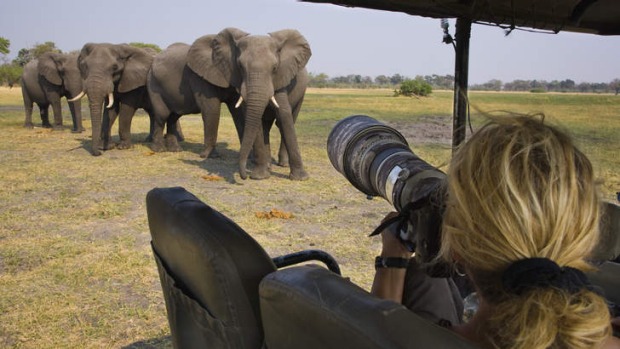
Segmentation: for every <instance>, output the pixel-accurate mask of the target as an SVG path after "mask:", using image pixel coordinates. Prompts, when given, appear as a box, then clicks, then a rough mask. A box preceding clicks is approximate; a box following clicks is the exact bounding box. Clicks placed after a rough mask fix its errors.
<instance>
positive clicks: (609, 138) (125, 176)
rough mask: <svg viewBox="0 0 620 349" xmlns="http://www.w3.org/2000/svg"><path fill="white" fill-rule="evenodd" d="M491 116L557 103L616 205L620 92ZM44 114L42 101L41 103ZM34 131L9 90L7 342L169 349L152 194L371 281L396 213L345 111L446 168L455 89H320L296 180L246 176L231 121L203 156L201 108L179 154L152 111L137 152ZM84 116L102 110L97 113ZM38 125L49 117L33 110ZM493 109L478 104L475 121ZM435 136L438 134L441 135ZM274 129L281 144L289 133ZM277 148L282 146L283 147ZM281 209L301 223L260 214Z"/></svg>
mask: <svg viewBox="0 0 620 349" xmlns="http://www.w3.org/2000/svg"><path fill="white" fill-rule="evenodd" d="M470 100H471V103H472V105H475V106H476V107H477V108H478V109H480V110H483V111H492V110H512V111H518V112H544V113H545V114H547V116H548V117H549V119H551V120H552V121H553V122H555V123H558V124H560V125H562V126H564V127H565V128H567V129H568V130H569V131H570V132H571V133H572V134H573V135H574V137H575V138H576V141H577V143H578V144H579V145H580V147H582V148H583V150H584V152H585V153H586V154H587V155H588V156H590V158H591V159H592V161H593V163H594V166H595V168H596V171H597V174H598V175H599V177H600V178H601V179H602V181H603V185H602V191H603V194H604V196H605V198H606V199H608V200H612V199H613V198H614V196H615V192H616V191H618V190H619V188H620V175H619V174H618V173H617V171H618V169H620V159H619V158H618V156H617V152H618V149H620V117H619V114H620V98H617V97H615V96H612V95H577V94H529V93H471V94H470ZM35 110H36V108H35ZM64 113H65V123H66V126H67V129H66V130H64V131H60V132H58V131H55V132H53V131H49V130H47V129H41V128H35V129H33V130H30V129H24V128H23V127H22V124H23V119H24V115H23V106H22V101H21V92H20V91H19V89H18V88H14V89H11V90H8V89H5V88H2V89H0V127H2V128H3V130H4V132H3V137H2V138H0V164H1V166H0V184H1V185H0V289H1V290H2V293H0V347H3V348H4V347H6V348H77V347H79V348H119V347H122V348H145V347H156V348H168V347H170V346H171V344H170V341H169V337H168V336H169V329H168V324H167V320H166V312H165V306H164V302H163V298H162V293H161V289H160V285H159V278H158V275H157V270H156V267H155V263H154V260H153V256H152V252H151V250H150V246H149V241H150V235H149V231H148V223H147V220H146V209H145V202H144V199H145V196H146V193H147V192H148V190H150V189H151V188H154V187H169V186H182V187H185V188H186V189H187V190H189V191H190V192H192V193H194V194H195V195H196V196H198V197H199V198H201V199H202V200H203V201H205V202H207V203H208V204H210V205H211V206H213V207H214V208H216V209H218V210H219V211H221V212H222V213H224V214H225V215H226V216H228V217H230V218H231V219H233V220H234V221H235V222H237V223H238V224H239V225H240V226H241V227H243V228H244V229H246V230H247V231H248V232H250V233H251V235H252V236H253V237H254V238H255V239H256V240H257V241H258V242H259V243H260V244H261V245H263V246H264V248H265V249H266V250H267V252H268V253H269V254H270V255H272V256H276V255H280V254H284V253H289V252H293V251H298V250H301V249H308V248H313V249H322V250H324V251H327V252H329V253H330V254H332V255H333V256H334V257H335V258H336V259H337V260H338V261H339V263H340V265H341V268H342V271H343V274H344V275H345V276H347V277H350V278H351V280H353V281H354V282H355V283H357V284H359V285H361V286H362V287H364V288H366V289H368V288H369V287H370V283H371V280H372V273H373V267H372V266H373V258H374V256H375V255H376V254H377V253H378V251H379V248H380V245H379V240H378V239H377V238H367V237H366V236H367V234H368V233H369V232H370V231H371V230H372V229H374V228H375V227H376V225H377V224H378V222H379V221H380V219H381V218H382V217H383V216H384V214H385V213H387V212H388V211H390V210H391V207H390V205H389V204H387V202H386V201H384V200H382V199H380V198H379V199H374V200H372V201H368V200H367V199H366V198H365V196H364V195H363V194H361V193H359V192H358V191H357V190H356V189H354V188H353V187H352V186H351V185H350V184H349V183H348V182H347V181H346V179H344V177H342V176H341V175H340V174H338V173H337V172H336V171H335V170H334V169H333V168H332V166H331V164H330V163H329V160H328V159H327V154H326V150H325V141H326V139H327V135H328V133H329V131H330V130H331V128H332V127H333V125H334V124H335V123H336V122H337V120H339V119H341V118H343V117H346V116H348V115H352V114H366V115H370V116H373V117H375V118H377V119H379V120H381V121H384V122H386V123H388V124H390V125H393V126H395V127H397V128H398V129H399V130H401V131H402V132H403V134H405V136H406V137H407V139H408V140H409V143H410V145H411V147H412V148H413V150H414V151H415V152H416V153H418V154H419V155H420V156H422V157H423V158H424V159H426V160H427V161H429V162H430V163H432V164H436V165H439V164H442V163H446V162H447V161H448V159H449V157H450V142H449V136H450V133H451V120H450V115H451V113H452V94H451V93H450V92H446V91H437V92H435V93H433V95H432V96H431V97H428V98H405V97H399V98H394V97H392V91H391V90H328V89H320V90H315V89H311V90H309V91H308V93H307V95H306V100H305V102H304V106H303V108H302V112H301V115H300V117H299V120H298V123H297V132H298V138H299V142H300V147H301V150H302V156H303V160H304V164H305V166H306V169H307V171H308V173H309V174H310V177H311V178H310V180H308V181H305V182H291V181H289V180H288V179H286V176H287V175H288V169H284V168H279V167H277V166H273V174H272V177H271V178H270V179H268V180H265V181H250V180H248V181H243V180H241V179H240V178H239V176H238V174H237V156H238V149H239V142H238V140H237V136H236V132H235V131H234V128H233V126H232V125H233V124H232V120H231V118H230V116H228V115H224V116H223V117H222V121H221V126H220V131H219V139H218V150H219V152H220V153H221V154H222V158H220V159H208V160H206V161H205V160H203V159H201V158H200V157H199V156H198V153H199V152H200V151H201V149H202V146H201V143H202V121H201V118H200V116H197V115H187V116H184V117H183V118H182V119H181V123H182V126H183V130H184V133H185V136H186V142H184V143H182V147H183V149H184V151H182V152H179V153H156V154H154V153H153V152H151V151H150V148H149V147H148V144H145V143H143V142H142V139H144V138H145V137H146V133H147V130H148V118H147V117H146V116H145V115H144V114H143V113H139V114H138V115H136V117H135V118H134V122H133V125H132V132H133V141H134V144H135V146H134V148H132V149H130V150H123V151H120V150H110V151H107V152H105V153H104V155H102V156H100V157H93V156H91V155H90V154H89V152H88V151H87V150H86V149H87V148H88V147H90V137H89V131H90V121H89V118H88V117H86V119H85V120H84V125H85V127H86V128H87V130H88V131H87V132H86V133H82V134H73V133H70V132H69V130H68V126H69V125H68V123H69V122H68V121H67V120H70V118H69V117H68V110H67V109H66V106H65V111H64ZM84 115H85V116H88V112H87V111H86V109H85V110H84ZM33 120H39V119H38V116H33ZM482 121H483V116H482V115H481V114H480V113H479V112H477V111H476V110H475V109H472V125H473V126H474V127H476V126H477V125H479V124H480V123H481V122H482ZM428 131H433V132H430V133H428ZM276 133H277V132H275V131H274V132H273V137H272V142H273V144H274V146H273V147H272V148H276V147H275V145H277V144H278V142H279V139H278V138H279V137H278V136H277V135H276ZM274 153H275V149H274ZM270 210H279V211H282V212H286V213H291V214H293V216H294V217H292V218H289V219H268V220H267V219H260V218H257V216H256V213H257V212H269V211H270Z"/></svg>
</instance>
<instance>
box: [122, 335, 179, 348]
mask: <svg viewBox="0 0 620 349" xmlns="http://www.w3.org/2000/svg"><path fill="white" fill-rule="evenodd" d="M121 348H122V349H164V348H165V349H168V348H172V337H171V336H164V337H159V338H149V339H145V340H141V341H138V342H134V343H131V344H129V345H126V346H124V347H121Z"/></svg>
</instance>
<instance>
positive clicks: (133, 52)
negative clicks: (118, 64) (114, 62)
mask: <svg viewBox="0 0 620 349" xmlns="http://www.w3.org/2000/svg"><path fill="white" fill-rule="evenodd" d="M118 52H119V58H120V59H121V60H122V61H124V62H125V68H124V69H123V72H122V73H121V78H120V80H119V82H118V92H121V93H124V92H129V91H132V90H135V89H137V88H139V87H142V86H146V76H147V73H148V72H149V69H150V68H151V64H153V55H152V54H151V53H149V52H148V51H145V50H144V49H141V48H139V47H133V46H130V45H125V44H122V45H118Z"/></svg>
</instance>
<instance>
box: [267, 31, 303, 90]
mask: <svg viewBox="0 0 620 349" xmlns="http://www.w3.org/2000/svg"><path fill="white" fill-rule="evenodd" d="M269 35H270V36H271V37H272V38H273V39H274V40H275V41H276V43H277V44H278V47H279V50H280V64H278V69H277V70H276V72H275V73H274V77H273V87H274V88H275V89H276V90H279V89H281V88H283V87H285V86H287V85H288V84H290V83H291V80H293V78H294V77H295V76H296V75H297V73H299V72H300V71H301V70H302V69H303V68H304V67H305V66H306V64H307V63H308V60H310V56H312V50H310V44H309V43H308V41H306V38H304V37H303V35H301V33H299V32H298V31H297V30H295V29H285V30H280V31H277V32H273V33H269Z"/></svg>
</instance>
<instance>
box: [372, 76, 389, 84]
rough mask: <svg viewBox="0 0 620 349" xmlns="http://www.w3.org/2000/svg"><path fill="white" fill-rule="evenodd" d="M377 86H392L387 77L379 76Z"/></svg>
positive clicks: (376, 79) (376, 80) (376, 81)
mask: <svg viewBox="0 0 620 349" xmlns="http://www.w3.org/2000/svg"><path fill="white" fill-rule="evenodd" d="M375 84H377V85H389V84H390V78H388V77H387V76H385V75H379V76H377V77H375Z"/></svg>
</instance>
